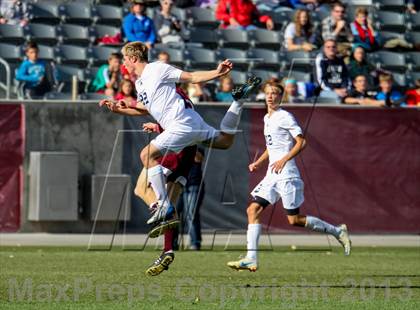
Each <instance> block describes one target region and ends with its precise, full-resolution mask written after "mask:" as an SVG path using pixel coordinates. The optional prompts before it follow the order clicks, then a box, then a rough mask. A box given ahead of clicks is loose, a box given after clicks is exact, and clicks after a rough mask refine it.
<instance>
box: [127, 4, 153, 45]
mask: <svg viewBox="0 0 420 310" xmlns="http://www.w3.org/2000/svg"><path fill="white" fill-rule="evenodd" d="M123 29H124V33H125V36H126V37H127V40H128V42H134V41H140V42H143V43H145V44H146V46H147V47H148V48H149V49H150V48H152V46H153V44H155V42H156V31H155V26H154V23H153V20H151V19H150V18H149V17H147V16H146V2H145V0H133V1H132V6H131V13H129V14H128V15H127V16H125V17H124V20H123Z"/></svg>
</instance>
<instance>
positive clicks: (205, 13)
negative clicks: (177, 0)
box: [186, 7, 220, 29]
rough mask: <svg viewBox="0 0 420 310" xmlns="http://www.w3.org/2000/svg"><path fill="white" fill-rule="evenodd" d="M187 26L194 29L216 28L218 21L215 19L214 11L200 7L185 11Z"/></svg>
mask: <svg viewBox="0 0 420 310" xmlns="http://www.w3.org/2000/svg"><path fill="white" fill-rule="evenodd" d="M186 13H187V18H188V24H190V25H191V26H194V27H200V26H201V27H208V28H213V29H214V28H217V27H219V25H220V21H218V20H217V19H216V16H215V14H214V11H213V10H211V9H205V8H200V7H190V8H187V9H186Z"/></svg>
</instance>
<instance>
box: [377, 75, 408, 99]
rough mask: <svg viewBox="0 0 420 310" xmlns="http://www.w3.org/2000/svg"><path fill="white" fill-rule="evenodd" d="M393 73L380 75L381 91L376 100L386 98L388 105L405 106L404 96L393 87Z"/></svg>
mask: <svg viewBox="0 0 420 310" xmlns="http://www.w3.org/2000/svg"><path fill="white" fill-rule="evenodd" d="M393 83H394V81H393V78H392V75H391V74H381V75H379V88H380V91H379V92H378V93H377V95H376V100H384V101H385V105H386V106H393V105H395V106H400V105H401V106H405V102H404V99H405V98H404V96H403V95H402V94H401V93H400V92H399V91H398V90H396V89H394V87H393Z"/></svg>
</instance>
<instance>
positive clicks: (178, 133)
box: [151, 109, 218, 153]
mask: <svg viewBox="0 0 420 310" xmlns="http://www.w3.org/2000/svg"><path fill="white" fill-rule="evenodd" d="M185 116H186V117H184V118H183V119H181V120H177V121H176V122H174V123H173V125H171V126H170V127H169V128H165V131H163V132H162V133H161V134H159V135H158V136H157V137H156V138H155V139H153V140H152V141H151V143H152V144H153V145H154V146H156V147H157V148H158V149H159V150H160V151H161V153H165V152H167V151H171V152H175V153H179V152H181V151H182V149H184V148H185V147H187V146H190V145H195V144H199V143H201V142H204V141H207V140H210V139H213V138H215V137H216V136H217V135H218V131H217V130H216V129H214V128H213V127H212V126H210V125H208V124H207V123H206V122H205V121H204V120H203V119H202V118H201V116H200V115H199V114H198V113H197V112H195V111H194V110H192V109H187V110H186V115H185Z"/></svg>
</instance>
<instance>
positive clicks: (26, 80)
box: [16, 42, 55, 99]
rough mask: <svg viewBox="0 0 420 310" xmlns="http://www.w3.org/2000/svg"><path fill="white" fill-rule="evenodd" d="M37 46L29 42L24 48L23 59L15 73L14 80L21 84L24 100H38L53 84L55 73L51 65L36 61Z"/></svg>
mask: <svg viewBox="0 0 420 310" xmlns="http://www.w3.org/2000/svg"><path fill="white" fill-rule="evenodd" d="M38 52H39V50H38V45H37V44H36V43H34V42H29V43H28V45H27V46H26V49H25V53H26V57H27V59H25V60H24V61H23V62H22V63H21V65H20V66H19V68H18V69H17V73H16V80H18V81H20V82H23V91H24V96H25V98H29V99H40V98H42V97H43V96H44V95H45V94H46V93H47V92H48V91H50V90H51V89H52V87H53V86H54V84H55V72H54V69H53V67H52V66H51V64H49V63H46V62H45V61H43V60H40V59H38Z"/></svg>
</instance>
